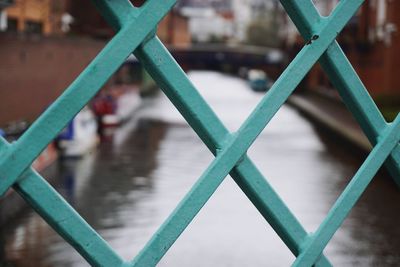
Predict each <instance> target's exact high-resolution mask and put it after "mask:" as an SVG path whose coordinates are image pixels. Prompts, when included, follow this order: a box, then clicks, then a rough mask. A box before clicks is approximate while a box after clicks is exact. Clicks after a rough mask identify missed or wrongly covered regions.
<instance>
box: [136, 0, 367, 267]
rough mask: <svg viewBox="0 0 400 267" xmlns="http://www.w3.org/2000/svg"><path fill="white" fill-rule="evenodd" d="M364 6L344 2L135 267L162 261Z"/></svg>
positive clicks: (218, 155)
mask: <svg viewBox="0 0 400 267" xmlns="http://www.w3.org/2000/svg"><path fill="white" fill-rule="evenodd" d="M361 3H362V1H343V2H341V3H340V4H339V5H338V7H337V8H336V10H335V12H333V14H332V16H331V17H330V20H329V23H323V25H322V26H321V32H320V35H319V36H320V37H319V38H318V39H316V40H315V41H314V44H313V45H307V46H306V47H304V48H303V49H302V51H300V53H299V55H298V56H297V57H296V58H295V59H294V61H293V62H292V63H291V64H290V65H289V67H288V68H287V69H286V71H285V72H284V73H283V74H282V75H281V77H280V78H279V79H278V80H277V81H276V83H275V84H274V86H273V87H272V88H271V89H270V91H269V92H268V93H267V94H266V96H265V97H264V98H263V100H262V101H261V103H260V104H259V105H258V106H257V107H256V109H255V111H254V112H253V113H252V114H251V115H250V117H249V118H248V119H247V120H246V121H245V123H244V124H243V126H242V127H241V128H240V129H239V131H238V132H237V134H235V135H233V136H232V138H229V140H226V141H225V144H226V145H225V147H223V148H222V149H221V152H220V154H217V157H216V159H215V160H214V161H213V162H212V163H211V165H210V166H209V167H208V168H207V170H206V171H205V172H204V173H203V175H202V176H201V177H200V179H199V181H198V182H197V183H196V185H195V186H194V187H193V188H192V190H191V191H190V192H189V193H188V194H187V195H186V197H185V198H184V199H183V200H182V202H181V203H180V204H179V205H178V207H177V208H176V209H175V211H174V212H173V213H172V214H171V216H170V217H169V218H168V219H167V221H166V222H165V223H164V224H163V225H162V226H161V228H160V229H159V230H158V231H157V232H156V233H155V235H154V236H153V238H152V239H151V240H150V241H149V243H148V244H147V245H146V247H145V248H144V249H143V250H142V252H141V253H140V254H139V255H138V257H137V258H136V259H135V260H134V262H133V263H134V265H136V264H137V265H138V266H147V265H151V266H152V265H155V264H156V263H157V262H158V261H159V260H160V259H161V257H162V256H163V255H164V254H165V253H166V251H167V250H168V248H169V247H170V246H172V244H173V242H175V240H176V239H177V238H178V237H179V235H180V234H181V233H182V232H183V230H184V229H185V228H186V227H187V225H188V224H189V223H190V222H191V220H192V219H193V218H194V216H195V215H196V214H197V213H198V212H199V210H200V209H201V208H202V206H203V205H204V204H205V203H206V202H207V200H208V199H209V197H211V195H212V194H213V193H214V191H215V190H216V189H217V187H218V185H219V184H220V183H221V182H222V181H223V179H224V178H225V177H226V175H227V174H228V173H229V172H230V171H231V170H232V168H233V167H234V166H235V164H236V163H237V162H238V161H239V160H240V158H241V157H242V156H243V155H244V153H245V152H246V151H247V149H248V148H249V147H250V145H251V144H252V142H253V141H254V140H255V139H256V137H257V136H258V135H259V134H260V133H261V131H262V130H263V129H264V128H265V126H266V125H267V124H268V122H269V121H270V120H271V119H272V117H273V116H274V115H275V113H276V112H277V111H278V109H279V108H280V107H281V106H282V105H283V103H284V102H285V101H286V100H287V98H288V97H289V95H290V94H291V93H292V92H293V90H294V89H295V88H296V86H297V85H298V84H299V83H300V81H301V80H302V79H303V78H304V76H305V75H306V74H307V72H308V71H309V70H310V69H311V67H312V66H313V65H314V64H315V62H316V61H317V60H318V58H319V57H320V56H321V55H322V53H323V52H324V51H325V50H326V49H327V47H328V46H329V44H330V43H332V42H333V41H334V39H335V38H336V36H337V32H340V31H341V29H342V28H343V27H344V26H345V24H346V23H347V21H348V20H349V19H350V18H351V17H352V16H353V14H354V13H355V12H356V10H357V9H358V7H359V6H360V5H361ZM289 77H290V78H289Z"/></svg>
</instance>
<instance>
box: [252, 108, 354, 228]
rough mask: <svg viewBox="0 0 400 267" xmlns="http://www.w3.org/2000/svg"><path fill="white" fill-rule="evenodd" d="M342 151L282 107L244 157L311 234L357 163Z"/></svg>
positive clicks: (334, 141) (323, 133)
mask: <svg viewBox="0 0 400 267" xmlns="http://www.w3.org/2000/svg"><path fill="white" fill-rule="evenodd" d="M348 116H350V114H348ZM341 146H343V149H341ZM345 146H346V143H344V142H343V141H340V142H339V140H338V139H337V138H336V137H335V136H334V135H333V136H332V133H329V132H327V131H326V130H323V128H322V127H321V125H319V124H316V125H314V124H312V123H311V122H310V121H309V120H308V119H307V118H305V117H303V116H302V115H301V114H300V113H298V112H297V111H296V110H295V109H293V107H291V106H283V107H282V108H281V110H280V111H279V112H278V113H277V115H276V116H275V117H274V119H273V120H272V121H271V123H270V124H269V125H268V126H267V127H266V129H265V130H264V131H263V133H262V134H261V135H260V136H259V137H258V139H257V140H256V142H255V143H254V145H253V146H252V147H251V148H250V150H249V155H250V157H251V158H252V159H253V161H254V162H255V164H256V165H257V166H258V167H259V169H260V170H261V172H262V173H263V174H264V175H265V177H266V179H267V180H268V181H269V182H270V183H271V185H272V187H273V188H274V189H275V190H276V191H277V193H278V194H279V195H280V196H281V198H282V199H283V200H284V202H285V203H286V204H287V206H288V207H289V208H290V210H292V212H293V213H294V214H295V216H296V217H297V218H298V219H299V220H300V222H301V223H302V225H303V226H304V227H305V228H306V230H307V231H308V232H312V231H315V229H316V228H317V227H318V226H319V225H320V223H321V221H322V220H323V219H324V218H325V216H326V214H327V212H328V210H329V209H330V208H331V206H332V204H333V203H334V201H335V200H336V198H337V197H338V195H339V194H340V193H341V192H342V190H343V189H344V187H345V186H346V185H347V183H348V182H349V178H351V177H352V176H353V175H354V174H355V172H356V171H357V168H358V167H359V166H360V165H361V164H362V161H361V160H360V159H359V158H358V157H359V155H358V154H356V155H353V156H352V154H349V151H351V149H349V146H347V148H346V147H345Z"/></svg>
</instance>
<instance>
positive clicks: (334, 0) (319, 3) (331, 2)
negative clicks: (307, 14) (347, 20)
mask: <svg viewBox="0 0 400 267" xmlns="http://www.w3.org/2000/svg"><path fill="white" fill-rule="evenodd" d="M313 3H314V5H315V7H316V8H317V9H318V12H319V13H320V15H321V16H324V17H327V16H329V15H330V14H331V13H332V11H333V10H334V9H335V7H336V6H337V4H338V3H339V0H313Z"/></svg>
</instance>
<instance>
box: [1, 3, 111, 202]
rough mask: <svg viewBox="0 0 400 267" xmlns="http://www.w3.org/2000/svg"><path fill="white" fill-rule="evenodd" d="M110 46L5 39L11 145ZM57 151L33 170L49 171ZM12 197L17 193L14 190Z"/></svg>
mask: <svg viewBox="0 0 400 267" xmlns="http://www.w3.org/2000/svg"><path fill="white" fill-rule="evenodd" d="M90 7H91V8H89V9H88V10H94V9H93V6H92V5H90ZM72 10H73V9H72ZM95 12H96V11H95ZM94 14H97V13H94ZM85 15H87V14H86V13H85ZM99 23H100V24H102V22H99ZM75 31H78V30H77V29H76V30H75ZM108 34H110V36H108V38H111V37H112V31H110V32H109V33H108ZM106 42H107V40H106V39H88V38H86V37H75V38H68V37H67V38H64V39H57V38H45V37H43V38H39V39H38V38H37V36H29V35H28V36H27V38H26V39H20V38H17V36H12V35H10V36H8V38H5V40H4V47H5V49H3V50H2V52H3V53H4V58H5V60H4V62H3V64H2V65H1V66H0V68H4V71H2V72H1V73H2V74H3V75H2V77H1V78H2V81H3V82H2V88H3V90H0V92H1V93H0V96H1V105H0V114H1V116H0V128H2V129H4V130H5V133H6V139H7V141H8V142H13V141H15V140H17V139H18V138H19V137H20V136H21V135H22V134H23V133H24V131H25V130H26V129H27V127H28V126H29V124H31V123H33V122H34V121H35V120H36V119H37V118H38V117H39V116H40V115H41V114H42V113H43V112H44V111H45V110H46V109H47V108H48V107H49V106H50V105H51V104H52V103H53V101H54V100H56V99H57V98H58V97H59V96H60V95H61V94H62V93H63V92H64V91H65V89H66V88H67V87H68V86H69V85H70V84H71V82H72V81H73V80H74V79H76V77H77V76H78V75H79V74H80V73H81V72H82V71H83V70H84V68H85V67H86V65H88V63H90V61H91V60H93V59H94V58H95V56H96V55H97V54H98V53H99V51H100V50H101V49H102V48H103V47H104V46H105V44H106ZM60 62H62V64H60ZM38 66H40V69H38ZM113 80H114V78H112V79H111V80H110V81H109V82H108V83H107V84H106V85H105V86H104V88H105V89H109V88H110V87H111V85H112V84H114V81H113ZM33 100H34V101H33ZM90 103H91V102H89V103H88V106H89V105H90ZM85 112H87V111H85ZM55 150H56V149H55V146H54V144H50V146H49V147H48V148H47V149H46V150H45V151H44V152H43V153H42V154H41V155H40V156H39V157H38V159H37V160H35V161H34V164H33V167H34V168H35V169H37V170H39V171H40V170H42V169H44V168H46V167H48V165H49V164H51V163H52V162H53V161H54V160H55V158H56V154H57V153H56V151H55ZM50 179H51V178H50ZM8 194H13V193H12V191H11V190H10V191H9V193H8ZM4 201H6V200H4Z"/></svg>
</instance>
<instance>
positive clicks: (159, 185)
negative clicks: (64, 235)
mask: <svg viewBox="0 0 400 267" xmlns="http://www.w3.org/2000/svg"><path fill="white" fill-rule="evenodd" d="M191 78H192V80H193V82H194V83H195V84H196V85H197V86H199V88H200V89H201V93H202V94H203V96H204V97H205V98H206V99H207V100H208V101H210V103H211V106H212V107H213V108H214V109H215V110H216V112H217V113H219V115H221V117H222V120H223V121H224V122H225V123H226V124H227V125H228V127H229V128H230V129H232V130H233V129H237V127H238V126H239V125H240V123H241V122H242V121H243V120H244V118H245V117H246V115H247V114H248V113H249V112H250V110H251V109H252V108H253V107H254V105H255V104H256V103H257V102H258V101H259V100H260V98H261V97H262V95H260V94H254V93H252V92H251V91H249V90H248V88H247V85H246V84H245V83H244V82H243V81H241V80H239V79H236V78H233V77H227V76H223V75H220V74H215V73H201V72H200V73H192V75H191ZM207 81H208V82H207ZM226 88H228V89H226ZM222 96H223V97H222ZM113 136H114V137H113V138H112V139H110V140H109V141H108V142H104V143H102V145H101V147H100V149H99V150H98V151H97V152H96V153H93V154H91V155H89V157H87V158H84V159H83V160H81V161H72V162H63V163H62V164H61V165H60V166H59V168H56V169H53V170H48V172H47V173H46V174H45V175H46V176H48V177H55V181H54V184H56V185H57V189H58V191H59V192H61V193H62V194H63V195H64V196H65V197H66V199H67V200H68V201H69V202H70V203H72V205H73V206H74V207H75V208H76V209H77V210H78V211H79V212H80V214H82V216H83V217H84V218H85V219H86V220H87V221H88V222H89V223H90V224H91V225H92V226H93V227H94V228H95V229H96V230H98V231H99V233H100V234H101V235H102V236H103V237H104V238H105V239H106V240H107V241H108V242H109V243H110V244H111V246H112V247H113V248H115V249H116V250H117V252H118V253H119V254H120V255H122V256H123V257H125V258H127V259H130V258H132V257H133V256H134V255H136V254H137V252H138V251H139V250H140V249H141V248H142V247H143V245H144V244H145V242H146V241H147V240H148V239H149V238H150V236H151V234H152V233H153V232H154V231H155V230H156V229H157V228H158V226H159V225H160V224H161V223H162V222H163V221H164V220H165V218H166V217H167V216H168V214H169V213H170V212H171V210H172V209H173V208H174V207H175V206H176V204H177V203H178V201H179V200H180V199H181V198H182V197H183V196H184V194H185V193H186V192H187V191H188V190H189V188H190V187H191V186H192V185H193V184H194V182H195V181H196V179H197V178H198V177H199V176H200V175H201V173H202V172H203V171H204V169H205V168H206V167H207V165H208V164H209V163H210V162H211V160H212V159H213V157H212V156H211V154H210V153H209V152H208V151H207V149H206V148H205V146H204V145H203V144H202V142H201V141H200V140H199V138H198V137H197V136H196V135H195V133H194V132H193V130H191V129H190V128H189V127H188V126H187V125H186V124H185V123H184V121H183V120H182V118H181V117H180V115H179V114H177V113H175V111H174V110H173V109H172V107H171V105H170V104H169V102H168V101H167V100H166V99H165V98H163V97H161V96H160V97H158V98H156V99H152V100H148V101H147V102H146V103H145V107H144V108H143V109H142V110H141V111H140V112H139V113H138V114H137V116H136V117H135V118H134V119H133V120H132V121H131V122H130V123H129V124H127V125H125V127H124V128H122V129H119V130H118V131H117V132H115V133H114V135H113ZM249 155H250V157H251V158H252V159H253V160H254V161H255V163H256V164H257V166H259V168H260V170H261V171H262V172H263V173H264V174H265V176H266V178H267V179H268V181H269V182H270V183H271V184H272V185H273V187H274V188H275V189H276V191H277V192H278V193H279V194H280V196H281V197H282V198H283V199H284V200H285V202H287V204H288V205H289V207H290V208H291V210H292V211H293V212H294V213H295V214H296V216H297V217H298V218H299V220H300V221H301V223H302V224H303V225H304V226H305V227H306V228H307V230H308V231H315V229H316V228H317V227H318V225H319V224H320V223H321V221H322V220H323V219H324V217H325V216H326V213H327V212H328V210H329V209H330V207H331V206H332V204H333V202H334V201H335V200H336V198H337V196H338V195H339V194H340V193H341V191H342V190H343V188H344V187H345V186H346V184H347V183H348V181H349V179H350V178H351V177H352V175H353V174H354V173H355V171H356V170H357V168H358V167H359V166H360V165H361V163H362V157H359V156H354V154H353V153H351V151H350V150H349V149H347V148H345V147H344V148H343V147H342V146H339V145H338V144H337V142H335V140H332V139H331V138H330V137H329V138H328V137H327V135H326V133H323V132H321V131H319V130H318V129H315V128H314V127H313V126H312V125H311V124H310V123H308V122H307V121H306V120H305V119H304V118H302V117H301V116H300V115H299V114H298V113H297V112H296V111H294V110H292V109H291V108H289V107H284V108H283V109H282V110H281V111H280V112H279V114H278V115H277V117H276V118H275V119H274V120H273V121H272V122H271V124H270V125H269V126H268V128H267V129H266V130H265V131H264V132H263V133H262V134H261V135H260V137H259V139H258V140H257V141H256V143H255V145H254V146H253V147H252V148H251V149H250V150H249ZM398 203H400V194H399V191H398V189H396V188H395V186H394V184H393V182H391V181H390V180H389V179H387V178H386V177H384V175H383V174H380V176H379V177H378V178H377V179H375V180H374V181H373V183H372V184H371V186H370V188H369V189H368V191H367V193H366V194H365V195H364V196H363V198H362V200H361V201H360V202H359V203H358V205H357V207H356V208H355V209H354V210H353V211H352V213H351V215H350V217H349V219H348V220H346V222H345V224H344V225H343V227H342V228H341V230H340V231H339V232H338V233H337V234H336V235H335V237H334V239H333V241H332V242H331V243H330V244H329V246H328V248H327V249H326V253H327V255H328V257H329V258H330V259H331V260H332V262H333V263H334V265H335V266H398V265H399V263H400V252H399V251H398V247H400V227H398V225H399V223H400V212H399V206H398ZM2 232H3V234H2V235H0V236H1V237H2V238H3V243H4V245H3V247H2V252H0V253H2V254H3V255H2V257H3V259H4V260H3V266H35V267H41V266H65V267H67V266H68V267H69V266H71V267H72V266H87V264H86V263H85V262H84V260H83V259H82V258H81V257H80V256H79V255H78V254H77V253H76V252H75V251H74V250H73V249H72V248H71V247H70V246H69V245H67V244H66V243H65V242H64V241H63V240H62V239H61V238H60V237H59V236H58V235H57V234H56V233H54V231H53V230H51V229H50V228H49V227H48V226H47V225H46V224H45V223H44V222H43V221H42V219H40V218H39V217H38V216H37V215H36V214H35V213H33V212H28V213H26V214H25V216H24V217H22V218H20V219H19V220H17V221H15V222H12V223H11V224H10V226H9V227H8V228H7V229H2ZM0 251H1V250H0ZM0 255H1V254H0ZM293 260H294V257H293V256H292V255H291V254H290V252H289V250H288V249H287V248H286V247H285V245H284V244H283V243H282V241H280V239H279V237H277V235H276V234H275V233H274V232H273V230H272V229H271V227H270V226H268V225H267V224H266V223H265V221H264V220H263V218H262V217H261V216H260V215H259V214H258V212H257V210H256V209H255V208H254V207H253V206H252V204H251V203H250V202H249V201H248V200H247V198H246V197H245V195H244V194H243V193H242V192H241V191H240V189H239V188H238V187H237V186H236V185H235V184H234V182H233V181H232V180H231V179H229V178H228V179H226V180H225V181H224V182H223V184H222V185H221V187H220V188H219V189H218V190H217V192H216V194H215V195H214V196H213V197H212V198H211V200H210V202H209V203H207V205H206V206H205V207H204V209H203V210H202V211H201V212H200V214H199V215H198V216H197V217H196V219H195V220H194V222H193V223H192V224H191V225H190V226H189V228H188V229H187V230H186V231H185V232H184V233H183V235H182V236H181V237H180V238H179V239H178V241H177V242H176V244H175V245H174V246H173V247H172V249H171V251H169V252H168V253H167V255H166V256H165V258H164V259H163V260H162V261H161V263H160V266H289V265H290V263H291V262H292V261H293Z"/></svg>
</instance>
